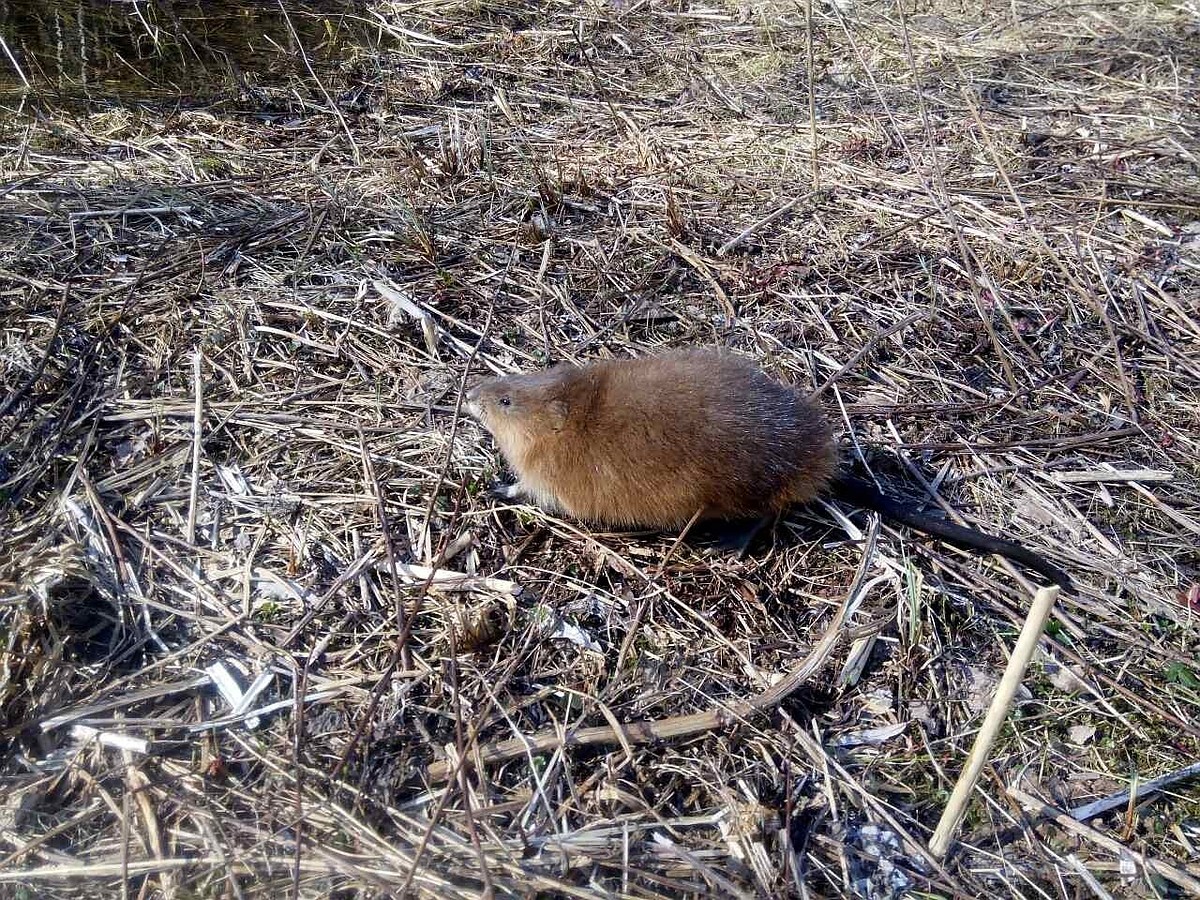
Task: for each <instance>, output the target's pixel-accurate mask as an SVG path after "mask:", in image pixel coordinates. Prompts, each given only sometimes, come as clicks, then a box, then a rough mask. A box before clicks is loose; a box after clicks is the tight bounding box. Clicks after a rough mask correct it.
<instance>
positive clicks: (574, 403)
mask: <svg viewBox="0 0 1200 900" xmlns="http://www.w3.org/2000/svg"><path fill="white" fill-rule="evenodd" d="M466 405H467V409H468V411H469V412H470V413H471V414H472V415H473V416H474V417H475V418H476V419H478V420H479V422H480V423H481V424H482V425H483V426H484V427H485V428H486V429H487V430H488V431H489V432H491V434H492V436H493V437H494V438H495V439H496V443H497V444H498V445H499V446H500V450H501V452H502V453H503V455H504V457H505V459H506V460H507V462H508V464H509V466H510V467H511V468H512V469H513V470H514V472H515V473H516V475H517V479H518V480H517V482H516V483H515V484H512V485H509V486H507V487H506V488H504V489H503V491H502V493H503V495H504V496H507V497H510V498H524V499H528V500H531V501H533V502H534V503H536V504H537V505H539V506H541V507H543V508H544V509H546V510H547V511H550V512H559V513H565V514H567V515H569V516H572V517H574V518H576V519H579V520H582V521H586V522H593V523H597V524H604V525H610V526H617V527H632V528H655V529H664V530H666V529H679V528H682V527H683V526H685V525H687V524H688V523H689V522H690V521H692V519H693V518H694V517H695V518H699V519H702V520H727V521H730V520H733V521H736V520H743V521H744V520H751V519H757V520H759V521H763V520H765V519H767V518H769V517H771V516H774V515H777V514H778V513H780V512H782V511H783V510H784V509H786V508H787V507H789V506H791V505H793V504H803V503H807V502H809V501H811V500H814V499H816V498H818V497H830V498H834V499H840V500H844V501H847V502H849V503H853V504H856V505H858V506H863V507H866V508H868V509H872V510H875V511H876V512H878V513H880V514H881V515H882V516H884V517H886V518H888V519H892V520H894V521H896V522H900V523H902V524H904V525H908V526H909V527H911V528H914V529H917V530H918V531H922V532H925V533H927V534H930V535H933V536H935V537H938V538H941V539H942V540H945V541H946V542H948V543H951V544H954V545H956V546H958V547H961V548H963V549H966V550H972V551H976V552H984V553H998V554H1000V555H1001V556H1005V557H1008V558H1009V559H1011V560H1013V561H1015V562H1019V563H1022V564H1024V565H1025V566H1028V567H1029V568H1030V569H1032V570H1034V571H1036V572H1040V573H1041V574H1043V575H1045V576H1046V577H1047V578H1049V579H1051V580H1052V581H1054V582H1055V583H1057V584H1059V585H1060V586H1062V587H1063V588H1064V589H1065V590H1071V580H1070V578H1069V577H1068V576H1067V574H1066V573H1065V572H1063V571H1062V570H1061V569H1059V568H1057V567H1056V566H1054V565H1052V564H1051V563H1050V562H1048V561H1047V560H1045V559H1044V558H1043V557H1041V556H1039V555H1038V554H1036V553H1033V552H1032V551H1030V550H1028V549H1026V548H1025V547H1022V546H1021V545H1019V544H1016V543H1013V542H1011V541H1005V540H1002V539H1000V538H997V537H993V536H991V535H987V534H984V533H982V532H980V531H976V530H974V529H972V528H964V527H962V526H960V525H955V524H954V523H952V522H947V521H945V520H943V519H940V518H936V517H934V516H930V515H926V514H924V513H921V512H918V511H917V510H916V509H915V508H914V506H913V505H912V504H911V502H909V501H905V500H900V499H897V498H894V497H890V496H888V495H886V494H883V493H881V492H880V491H879V490H878V489H877V488H876V487H875V486H874V485H873V484H871V483H869V482H867V481H864V480H862V479H860V478H856V477H854V476H851V475H848V474H846V473H844V472H842V471H841V467H840V465H839V460H838V453H837V445H836V443H835V441H834V438H833V432H832V430H831V428H830V426H829V423H828V422H827V421H826V419H825V417H824V415H823V414H822V413H821V410H820V409H819V407H818V406H817V405H816V404H815V403H814V402H813V401H812V400H810V399H808V398H806V397H804V396H803V395H802V394H800V393H799V392H797V391H796V390H794V389H793V388H791V387H788V386H787V385H784V384H781V383H780V382H778V381H775V380H774V379H772V378H770V377H768V376H767V375H766V374H765V373H763V372H762V371H761V370H760V369H758V368H757V367H756V366H754V365H753V364H752V363H751V362H749V361H748V360H746V359H745V358H743V357H741V356H738V355H735V354H733V353H729V352H725V351H717V350H706V349H697V350H682V351H670V352H665V353H659V354H656V355H653V356H646V357H642V358H638V359H623V360H603V361H598V362H593V363H590V364H588V365H585V366H574V365H569V364H567V365H559V366H555V367H554V368H551V369H546V370H544V371H541V372H534V373H530V374H518V375H507V376H504V377H500V378H489V379H486V380H485V381H483V382H481V383H480V384H478V385H476V386H475V387H474V388H472V389H471V390H470V391H469V392H468V393H467V395H466Z"/></svg>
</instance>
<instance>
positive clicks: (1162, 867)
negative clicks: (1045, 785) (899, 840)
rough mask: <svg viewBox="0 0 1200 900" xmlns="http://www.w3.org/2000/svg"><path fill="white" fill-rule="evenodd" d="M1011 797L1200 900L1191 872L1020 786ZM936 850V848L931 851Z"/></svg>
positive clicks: (1011, 789) (1010, 792) (1197, 880)
mask: <svg viewBox="0 0 1200 900" xmlns="http://www.w3.org/2000/svg"><path fill="white" fill-rule="evenodd" d="M1005 790H1006V792H1007V793H1008V795H1009V796H1010V797H1012V798H1013V799H1014V800H1016V801H1017V802H1018V803H1020V804H1021V805H1022V806H1023V807H1025V809H1026V810H1028V811H1029V812H1031V813H1033V814H1034V815H1035V816H1037V817H1039V818H1044V819H1049V820H1050V821H1052V822H1054V823H1055V824H1056V825H1058V826H1059V827H1060V828H1062V829H1063V830H1064V831H1068V832H1070V833H1071V834H1074V835H1078V836H1079V837H1081V838H1084V839H1086V840H1088V841H1091V842H1092V843H1094V844H1097V845H1099V846H1101V847H1103V848H1104V849H1105V850H1108V851H1109V852H1111V853H1114V854H1116V856H1118V857H1121V856H1128V857H1130V858H1131V859H1133V861H1134V862H1136V863H1137V864H1138V865H1139V866H1141V867H1142V868H1143V869H1146V870H1147V871H1150V872H1153V873H1154V874H1155V875H1158V876H1159V877H1160V878H1165V879H1166V880H1167V881H1170V882H1173V883H1174V884H1177V885H1178V886H1179V887H1181V888H1183V889H1184V890H1186V891H1189V892H1191V894H1192V896H1194V897H1200V878H1197V877H1196V876H1195V875H1193V874H1191V873H1190V872H1187V871H1185V870H1183V869H1180V868H1177V867H1176V866H1172V865H1170V864H1169V863H1165V862H1161V861H1159V860H1157V859H1152V858H1150V857H1149V856H1146V854H1144V853H1139V852H1138V851H1136V850H1134V849H1133V848H1132V847H1127V846H1126V845H1125V844H1122V843H1121V842H1120V841H1118V840H1117V839H1116V838H1112V837H1109V836H1108V835H1106V834H1104V833H1102V832H1099V831H1097V830H1096V829H1095V828H1092V827H1091V826H1090V825H1085V824H1084V823H1083V822H1077V821H1075V819H1073V818H1072V817H1071V816H1069V815H1067V814H1066V813H1065V812H1063V811H1062V810H1059V809H1056V808H1054V807H1053V806H1050V805H1048V804H1046V803H1043V802H1042V801H1041V800H1039V799H1038V798H1037V797H1034V796H1033V795H1032V794H1027V793H1025V792H1024V791H1023V790H1021V789H1020V788H1018V787H1008V788H1005ZM931 849H932V848H931Z"/></svg>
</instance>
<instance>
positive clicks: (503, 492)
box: [492, 479, 521, 500]
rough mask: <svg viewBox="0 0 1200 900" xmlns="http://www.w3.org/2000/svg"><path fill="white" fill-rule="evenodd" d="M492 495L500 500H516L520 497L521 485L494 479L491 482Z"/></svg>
mask: <svg viewBox="0 0 1200 900" xmlns="http://www.w3.org/2000/svg"><path fill="white" fill-rule="evenodd" d="M492 495H493V496H495V497H499V498H500V499H501V500H517V499H519V498H520V497H521V486H520V485H519V484H509V483H508V482H506V481H501V480H500V479H496V480H495V481H493V482H492Z"/></svg>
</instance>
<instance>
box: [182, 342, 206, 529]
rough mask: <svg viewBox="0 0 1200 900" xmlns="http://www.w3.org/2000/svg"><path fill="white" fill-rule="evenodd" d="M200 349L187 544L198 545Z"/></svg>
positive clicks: (194, 371)
mask: <svg viewBox="0 0 1200 900" xmlns="http://www.w3.org/2000/svg"><path fill="white" fill-rule="evenodd" d="M200 359H201V357H200V348H198V347H197V348H196V351H195V353H193V354H192V385H193V390H194V393H195V406H194V407H193V409H192V484H191V487H190V489H189V492H188V515H187V532H186V535H187V542H188V543H189V544H192V545H195V543H196V512H197V510H196V507H197V505H198V501H199V499H200V435H201V428H202V421H201V420H202V419H203V416H204V385H203V382H202V381H201V378H202V373H201V369H200Z"/></svg>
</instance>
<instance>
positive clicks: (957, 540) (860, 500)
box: [830, 475, 1075, 593]
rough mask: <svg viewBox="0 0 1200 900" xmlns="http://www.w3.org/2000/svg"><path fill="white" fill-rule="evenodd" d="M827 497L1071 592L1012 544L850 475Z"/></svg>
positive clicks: (1061, 578)
mask: <svg viewBox="0 0 1200 900" xmlns="http://www.w3.org/2000/svg"><path fill="white" fill-rule="evenodd" d="M830 493H831V495H832V496H834V497H836V498H838V499H839V500H845V501H846V502H848V503H854V504H856V505H858V506H865V507H866V508H867V509H873V510H874V511H875V512H877V513H879V514H880V515H882V516H885V517H886V518H889V519H893V520H895V521H897V522H900V523H901V524H903V525H907V526H908V527H909V528H915V529H916V530H917V531H923V532H925V533H926V534H931V535H933V536H934V537H938V538H941V539H942V540H944V541H945V542H946V543H948V544H953V545H955V546H956V547H961V548H962V549H964V550H975V551H981V552H983V553H998V554H1000V555H1001V556H1006V557H1008V558H1009V559H1011V560H1013V561H1014V562H1018V563H1021V564H1023V565H1025V566H1027V567H1028V568H1030V569H1032V570H1033V571H1035V572H1040V573H1041V574H1042V575H1045V576H1046V577H1047V578H1049V579H1050V580H1051V581H1053V582H1054V583H1055V584H1057V585H1058V586H1059V587H1060V588H1062V589H1063V590H1064V591H1066V592H1067V593H1074V592H1075V586H1074V584H1072V582H1071V576H1069V575H1068V574H1067V573H1066V572H1064V571H1063V570H1062V569H1060V568H1058V567H1057V566H1055V565H1053V564H1052V563H1050V562H1049V561H1048V560H1046V559H1045V558H1044V557H1042V556H1040V555H1038V554H1037V553H1034V552H1033V551H1032V550H1027V549H1026V548H1025V547H1022V546H1021V545H1020V544H1017V543H1014V542H1012V541H1006V540H1003V539H1001V538H998V537H992V536H991V535H990V534H984V533H983V532H982V531H976V530H975V529H973V528H964V527H963V526H961V525H955V524H954V523H953V522H947V521H946V520H945V519H939V518H937V517H935V516H930V515H926V514H925V513H920V512H917V511H916V510H915V509H914V508H913V507H912V505H911V504H909V503H908V502H905V501H902V500H897V499H896V498H894V497H889V496H888V495H887V494H884V493H881V492H880V491H879V490H878V488H876V487H875V485H873V484H871V483H870V482H868V481H864V480H863V479H861V478H856V477H855V476H853V475H840V476H838V477H837V478H836V479H834V482H833V484H832V486H831V489H830Z"/></svg>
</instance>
